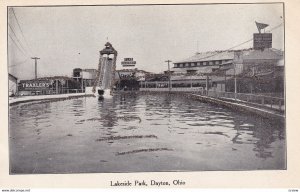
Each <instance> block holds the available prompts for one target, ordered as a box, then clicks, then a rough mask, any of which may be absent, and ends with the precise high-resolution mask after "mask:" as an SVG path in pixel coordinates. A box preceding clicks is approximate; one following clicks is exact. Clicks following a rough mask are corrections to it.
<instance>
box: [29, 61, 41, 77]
mask: <svg viewBox="0 0 300 192" xmlns="http://www.w3.org/2000/svg"><path fill="white" fill-rule="evenodd" d="M31 59H34V69H35V70H34V72H35V76H34V77H35V79H37V60H38V59H40V58H38V57H31Z"/></svg>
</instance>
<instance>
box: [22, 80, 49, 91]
mask: <svg viewBox="0 0 300 192" xmlns="http://www.w3.org/2000/svg"><path fill="white" fill-rule="evenodd" d="M51 88H53V81H51V80H36V81H35V80H30V81H26V80H21V81H20V83H19V91H37V90H48V89H51Z"/></svg>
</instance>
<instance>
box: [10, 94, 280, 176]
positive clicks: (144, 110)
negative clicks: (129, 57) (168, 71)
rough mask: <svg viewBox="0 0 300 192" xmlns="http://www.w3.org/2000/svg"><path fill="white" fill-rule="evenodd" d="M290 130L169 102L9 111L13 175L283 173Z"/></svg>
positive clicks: (62, 104) (164, 98) (133, 100)
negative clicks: (247, 171) (78, 173)
mask: <svg viewBox="0 0 300 192" xmlns="http://www.w3.org/2000/svg"><path fill="white" fill-rule="evenodd" d="M284 130H285V129H284V125H282V124H280V123H274V122H272V121H270V120H267V119H262V118H258V117H253V116H249V115H245V114H241V113H237V112H234V111H231V110H229V109H223V108H221V107H216V106H213V105H210V104H206V103H201V102H199V101H195V100H191V99H187V98H183V97H179V96H174V95H173V96H169V95H162V94H160V95H135V94H126V95H116V96H114V97H113V98H112V99H104V100H102V101H99V100H97V99H96V98H80V99H73V100H65V101H58V102H51V103H33V104H20V105H17V106H12V107H11V108H10V129H9V132H10V164H11V165H10V167H11V173H72V172H132V171H133V172H135V171H177V170H179V171H199V170H256V169H285V132H284Z"/></svg>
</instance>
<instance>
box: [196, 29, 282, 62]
mask: <svg viewBox="0 0 300 192" xmlns="http://www.w3.org/2000/svg"><path fill="white" fill-rule="evenodd" d="M282 24H283V23H280V24H279V25H277V26H275V27H273V28H272V29H270V30H268V31H267V32H271V31H273V30H275V29H277V28H279V27H281V26H282ZM252 40H253V38H251V39H249V40H247V41H245V42H243V43H240V44H238V45H235V46H233V47H231V48H229V49H226V50H225V51H222V52H219V53H215V54H213V55H209V56H206V57H202V58H199V60H201V59H207V58H210V57H213V56H216V55H219V54H222V53H224V52H226V51H230V50H232V49H234V48H237V47H239V46H241V45H243V44H246V43H248V42H250V41H252Z"/></svg>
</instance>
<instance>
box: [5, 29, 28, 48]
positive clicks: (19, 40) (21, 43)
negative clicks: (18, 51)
mask: <svg viewBox="0 0 300 192" xmlns="http://www.w3.org/2000/svg"><path fill="white" fill-rule="evenodd" d="M8 26H9V28H10V29H11V31H12V32H13V34H14V35H15V37H16V39H17V41H18V42H19V44H20V46H21V47H22V49H23V50H24V51H25V52H27V51H26V49H25V48H24V47H23V45H22V43H21V41H20V40H19V38H18V36H17V35H16V33H15V31H14V30H13V28H12V27H11V25H10V24H8Z"/></svg>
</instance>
